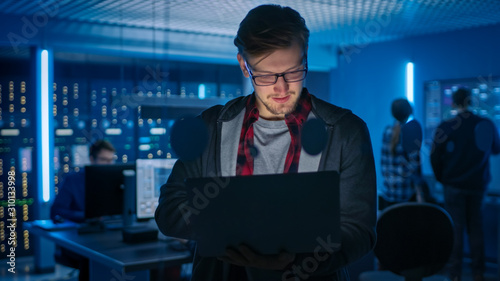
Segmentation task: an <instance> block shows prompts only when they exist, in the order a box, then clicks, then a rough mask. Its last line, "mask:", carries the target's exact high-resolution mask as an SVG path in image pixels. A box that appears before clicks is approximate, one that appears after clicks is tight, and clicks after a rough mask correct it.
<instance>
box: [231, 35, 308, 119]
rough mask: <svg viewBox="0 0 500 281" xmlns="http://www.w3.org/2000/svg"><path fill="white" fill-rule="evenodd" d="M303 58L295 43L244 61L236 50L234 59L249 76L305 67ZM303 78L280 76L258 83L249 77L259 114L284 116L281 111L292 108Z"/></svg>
mask: <svg viewBox="0 0 500 281" xmlns="http://www.w3.org/2000/svg"><path fill="white" fill-rule="evenodd" d="M303 60H304V52H303V51H302V48H301V47H300V46H299V44H293V45H292V46H291V47H289V48H287V49H279V50H276V51H273V52H272V53H270V54H266V55H262V56H259V57H248V58H247V60H246V65H245V59H244V58H243V56H241V55H240V54H238V62H239V64H240V68H241V70H242V71H243V75H245V77H250V73H249V71H251V72H252V74H253V76H259V75H269V74H279V73H284V72H291V71H296V70H301V69H304V68H305V65H304V62H303ZM247 67H248V68H247ZM303 82H304V81H298V82H285V80H284V79H283V77H279V78H278V81H276V83H275V84H274V85H270V86H258V85H255V83H254V81H253V80H252V83H253V86H254V89H255V97H256V105H257V108H258V109H259V115H260V117H262V118H264V119H268V120H280V119H284V118H285V114H289V113H291V112H293V111H294V110H295V108H296V106H297V102H298V100H299V97H300V94H301V92H302V87H303Z"/></svg>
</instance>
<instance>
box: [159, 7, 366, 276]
mask: <svg viewBox="0 0 500 281" xmlns="http://www.w3.org/2000/svg"><path fill="white" fill-rule="evenodd" d="M308 38H309V31H308V29H307V27H306V25H305V21H304V19H303V18H302V17H301V16H300V14H299V13H297V12H296V11H295V10H293V9H291V8H289V7H281V6H277V5H263V6H259V7H257V8H255V9H253V10H251V11H250V12H249V13H248V14H247V16H246V17H245V19H244V20H243V21H242V22H241V24H240V28H239V30H238V34H237V37H236V39H235V40H234V43H235V45H236V46H237V47H238V55H237V59H238V62H239V65H240V67H241V70H242V72H243V75H244V76H245V77H247V78H250V79H251V80H252V83H253V86H254V92H253V93H252V94H251V95H248V96H246V97H240V98H236V99H234V100H232V101H230V102H228V103H227V104H226V105H225V106H215V107H212V108H210V109H208V110H206V111H205V112H203V113H202V114H201V118H202V119H203V120H204V122H205V124H206V125H207V127H208V132H209V138H208V147H207V148H206V149H205V150H204V152H203V154H202V155H201V156H200V157H199V158H197V159H195V160H194V161H183V160H182V159H181V160H179V161H177V162H176V164H175V166H174V168H173V171H172V174H171V176H170V177H169V179H168V181H167V183H166V184H165V185H164V186H162V188H161V196H160V202H159V206H158V208H157V210H156V221H157V223H158V226H159V228H160V230H161V231H162V232H163V233H165V234H166V235H169V236H174V237H182V238H187V239H193V236H192V233H191V231H190V229H189V226H188V225H187V224H186V222H185V220H184V219H183V213H182V211H181V208H180V206H182V205H183V204H185V203H186V202H187V198H186V186H185V185H184V179H186V178H190V177H213V176H234V175H256V174H271V173H296V172H314V171H325V170H335V171H339V173H340V202H341V203H340V214H341V218H340V221H341V226H340V227H341V233H342V234H341V239H342V247H341V249H340V250H339V251H338V252H329V253H326V254H325V253H321V254H318V253H310V254H294V253H282V254H279V255H273V256H269V255H268V256H262V255H258V254H257V253H255V252H254V251H252V249H249V248H248V247H244V246H242V247H239V248H238V249H237V250H229V249H228V250H227V252H226V256H224V257H219V258H207V257H201V256H198V255H195V258H194V265H193V276H192V280H194V281H196V280H205V281H208V280H302V279H307V280H348V274H347V272H346V270H345V266H346V265H347V264H349V263H352V262H354V261H355V260H357V259H359V258H361V257H362V256H364V255H365V254H367V253H368V252H369V251H370V250H371V249H372V247H373V246H374V244H375V223H376V180H375V165H374V159H373V152H372V147H371V142H370V137H369V133H368V130H367V127H366V125H365V123H364V122H363V121H362V120H361V119H360V118H358V117H357V116H355V115H354V114H352V113H351V112H350V111H349V110H346V109H342V108H339V107H336V106H334V105H331V104H329V103H327V102H325V101H322V100H319V99H318V98H316V97H314V96H313V95H310V94H309V92H308V91H307V89H306V88H304V87H303V86H304V85H303V84H304V79H305V77H306V74H307V50H308ZM314 118H316V119H320V120H321V121H323V122H324V124H325V129H326V134H327V139H328V143H327V144H326V146H325V147H324V149H323V150H322V151H321V152H320V153H319V154H318V155H310V154H308V153H307V152H306V151H304V149H302V146H301V144H300V140H301V136H300V135H301V131H302V126H303V124H304V123H305V122H306V121H307V120H308V119H314ZM256 152H257V153H256ZM297 204H300V202H297ZM332 204H333V203H332ZM249 212H251V210H249ZM311 264H313V265H317V266H312V267H311Z"/></svg>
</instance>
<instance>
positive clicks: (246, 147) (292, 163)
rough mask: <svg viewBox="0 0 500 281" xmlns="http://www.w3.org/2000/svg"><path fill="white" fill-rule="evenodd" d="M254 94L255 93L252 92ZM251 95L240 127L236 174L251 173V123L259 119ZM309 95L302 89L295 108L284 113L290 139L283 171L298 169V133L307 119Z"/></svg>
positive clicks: (252, 146) (252, 145)
mask: <svg viewBox="0 0 500 281" xmlns="http://www.w3.org/2000/svg"><path fill="white" fill-rule="evenodd" d="M254 95H255V94H254ZM254 95H252V97H250V98H249V99H248V101H247V104H246V111H245V117H244V119H243V126H242V127H241V134H240V143H239V146H238V158H237V160H236V175H242V176H245V175H252V174H253V157H254V156H255V152H256V150H255V147H254V143H253V137H254V134H253V123H254V122H255V121H257V120H258V119H259V110H258V109H257V106H256V105H255V96H254ZM311 107H312V106H311V96H310V95H309V93H308V92H307V91H306V90H304V91H303V92H302V94H301V96H300V99H299V101H298V104H297V108H296V109H295V111H293V112H292V113H290V114H287V115H285V122H286V125H287V126H288V131H289V132H290V136H291V138H292V141H291V143H290V147H289V148H288V153H287V155H286V160H285V169H284V171H283V173H297V172H298V170H299V158H300V150H301V143H300V133H301V131H302V125H303V124H304V122H305V121H306V120H307V116H308V115H309V112H310V111H311Z"/></svg>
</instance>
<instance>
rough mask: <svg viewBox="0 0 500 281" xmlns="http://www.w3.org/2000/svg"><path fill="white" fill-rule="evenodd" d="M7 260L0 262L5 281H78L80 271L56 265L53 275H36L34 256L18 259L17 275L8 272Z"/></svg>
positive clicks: (2, 277) (0, 270) (0, 278)
mask: <svg viewBox="0 0 500 281" xmlns="http://www.w3.org/2000/svg"><path fill="white" fill-rule="evenodd" d="M9 268H10V266H9V265H8V264H7V262H6V260H0V280H2V281H3V280H5V281H63V280H64V281H78V270H76V269H73V268H70V267H66V266H63V265H60V264H56V266H55V271H54V272H52V273H45V274H36V273H35V272H34V271H35V267H34V261H33V256H28V257H20V258H16V267H15V273H11V272H9V271H8V269H9Z"/></svg>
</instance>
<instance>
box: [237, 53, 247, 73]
mask: <svg viewBox="0 0 500 281" xmlns="http://www.w3.org/2000/svg"><path fill="white" fill-rule="evenodd" d="M236 58H237V59H238V63H239V65H240V69H241V72H243V76H245V77H246V78H248V77H250V73H248V70H247V68H246V67H245V59H244V58H243V56H242V55H241V54H240V53H238V54H237V55H236Z"/></svg>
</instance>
